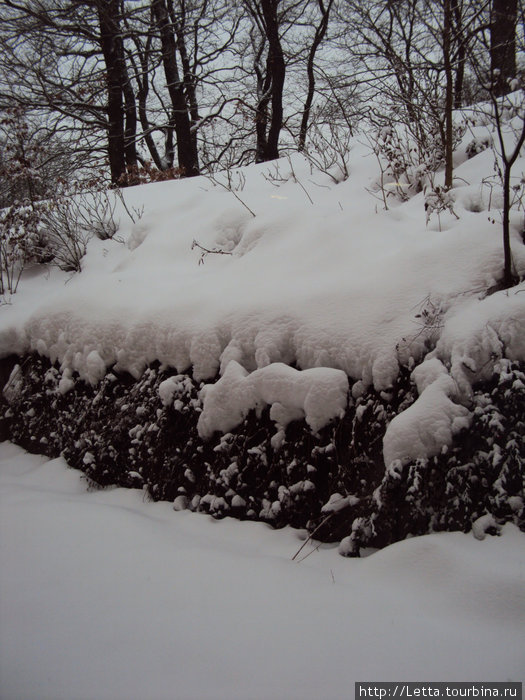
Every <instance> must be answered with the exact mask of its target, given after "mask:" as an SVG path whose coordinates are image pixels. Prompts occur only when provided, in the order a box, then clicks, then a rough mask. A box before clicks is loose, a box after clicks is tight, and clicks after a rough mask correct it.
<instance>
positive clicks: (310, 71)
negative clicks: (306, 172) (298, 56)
mask: <svg viewBox="0 0 525 700" xmlns="http://www.w3.org/2000/svg"><path fill="white" fill-rule="evenodd" d="M332 2H333V0H329V2H328V6H327V7H326V8H325V6H324V5H323V0H318V3H319V10H320V11H321V22H320V23H319V26H318V27H317V28H316V30H315V36H314V39H313V42H312V46H311V47H310V51H309V52H308V59H307V62H306V74H307V76H308V90H307V92H306V100H305V103H304V108H303V116H302V118H301V127H300V129H299V144H298V150H299V151H304V148H305V145H306V133H307V131H308V122H309V120H310V111H311V109H312V103H313V100H314V94H315V73H314V61H315V54H316V53H317V49H318V48H319V46H320V44H321V42H322V41H323V39H324V36H325V34H326V30H327V29H328V18H329V16H330V9H331V7H332Z"/></svg>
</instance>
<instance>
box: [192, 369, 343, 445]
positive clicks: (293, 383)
mask: <svg viewBox="0 0 525 700" xmlns="http://www.w3.org/2000/svg"><path fill="white" fill-rule="evenodd" d="M200 397H201V400H202V402H203V410H202V413H201V415H200V416H199V422H198V425H197V428H198V431H199V435H200V436H201V437H202V438H209V437H211V436H212V435H213V433H214V432H216V431H220V432H223V433H226V432H229V431H230V430H232V429H233V428H235V427H237V426H238V425H239V424H240V423H242V421H243V420H244V418H245V417H246V415H247V414H248V412H249V411H250V410H252V409H257V410H258V411H261V410H262V409H263V408H264V407H265V406H268V405H269V406H271V409H270V418H271V419H272V420H273V421H274V422H275V423H276V425H277V428H278V430H279V431H282V430H284V429H285V428H286V426H287V425H288V423H290V422H291V421H293V420H298V419H300V418H304V419H305V420H306V422H307V423H308V425H309V426H310V428H311V429H312V431H313V432H314V433H316V432H318V431H319V430H320V429H321V428H323V427H324V426H325V425H326V424H327V423H329V422H330V421H331V420H332V419H334V418H338V417H342V416H343V415H344V413H345V410H346V406H347V402H348V377H347V376H346V374H345V373H344V372H343V371H341V370H337V369H330V368H327V367H318V368H315V369H307V370H304V371H299V370H296V369H294V368H293V367H289V366H288V365H285V364H283V363H280V362H277V363H273V364H271V365H268V366H266V367H262V368H261V369H258V370H255V371H254V372H252V373H251V374H250V373H248V372H247V371H246V370H245V369H244V367H242V366H241V365H240V364H239V363H238V362H236V361H235V360H231V361H230V362H229V363H228V366H227V367H226V370H225V372H224V374H223V376H222V377H221V379H220V380H219V381H218V382H216V383H215V384H207V385H206V386H204V388H203V389H202V390H201V394H200Z"/></svg>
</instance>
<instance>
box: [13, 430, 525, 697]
mask: <svg viewBox="0 0 525 700" xmlns="http://www.w3.org/2000/svg"><path fill="white" fill-rule="evenodd" d="M0 497H1V501H0V506H1V507H0V557H1V562H2V566H1V568H0V697H1V698H2V700H21V699H23V700H105V699H106V698H107V699H108V700H109V699H110V698H111V699H112V700H161V699H166V700H168V699H169V700H189V699H190V698H191V699H192V700H206V699H209V700H234V699H236V698H238V699H239V700H252V699H253V700H277V699H280V700H295V699H297V700H310V699H311V700H319V699H321V698H322V699H323V700H332V699H333V700H340V699H341V698H352V697H353V690H354V686H353V684H354V682H355V681H371V680H376V681H379V680H389V681H391V680H400V681H402V680H405V681H406V680H413V681H416V680H418V681H511V680H512V681H524V680H525V636H524V634H523V630H524V628H525V535H524V534H523V533H520V532H519V531H518V530H517V529H516V528H515V527H514V526H512V525H507V526H506V527H505V528H504V529H503V534H502V536H501V537H487V538H486V539H484V540H483V541H478V540H476V539H474V537H472V535H463V534H459V533H442V534H435V535H430V536H425V537H419V538H414V539H410V540H406V541H404V542H400V543H397V544H395V545H392V546H390V547H388V548H386V549H384V550H382V551H380V552H377V553H374V554H372V555H371V556H369V557H366V558H363V559H358V560H356V559H350V560H349V559H343V558H342V557H340V556H338V554H337V549H334V548H330V547H323V548H321V549H319V550H316V551H313V552H312V553H311V554H310V555H309V556H308V557H307V558H306V559H304V560H303V561H300V560H301V559H302V557H303V556H304V555H305V554H308V553H309V552H311V551H312V547H311V546H310V545H308V546H307V547H305V548H304V549H303V551H302V552H301V554H300V555H299V556H298V557H297V558H296V560H295V561H292V557H293V555H294V554H295V553H296V551H297V550H298V548H299V547H300V546H301V544H302V542H301V540H300V539H299V536H298V535H299V534H300V533H298V532H296V531H293V530H291V529H285V530H280V531H273V530H271V529H270V528H268V527H267V526H265V525H263V524H260V523H246V522H244V523H240V522H236V521H232V520H230V519H225V520H222V521H220V522H217V521H214V520H212V519H211V518H209V517H207V516H203V515H197V514H193V513H190V512H187V511H184V512H174V511H173V509H172V507H171V505H170V504H168V503H151V502H145V501H144V499H143V497H142V493H141V492H140V491H129V490H124V489H114V490H111V489H110V490H105V491H91V492H88V491H87V488H86V482H85V481H84V480H83V479H82V476H81V475H80V474H79V472H77V471H73V470H69V469H67V467H66V465H65V464H64V462H63V461H62V460H60V459H57V460H53V461H47V460H46V459H44V458H42V457H37V456H31V455H28V454H25V453H24V452H23V451H22V450H20V449H19V448H17V447H14V446H13V445H10V444H9V443H3V444H2V445H0Z"/></svg>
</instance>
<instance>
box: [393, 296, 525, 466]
mask: <svg viewBox="0 0 525 700" xmlns="http://www.w3.org/2000/svg"><path fill="white" fill-rule="evenodd" d="M524 300H525V285H524V284H521V285H518V286H517V287H515V288H513V289H511V290H508V291H506V292H498V293H497V294H493V295H491V296H489V297H486V298H485V299H482V300H477V299H476V300H468V301H466V302H464V303H463V304H462V305H460V306H459V308H457V309H456V310H455V313H452V314H451V315H450V316H449V317H448V318H447V320H446V323H445V324H444V327H443V330H442V333H441V337H440V338H439V340H438V342H437V345H436V348H435V350H434V351H432V352H431V353H429V355H428V356H427V358H426V360H425V361H424V362H423V363H422V364H421V365H419V366H418V367H416V368H415V370H414V371H413V372H412V380H413V381H414V382H415V384H416V386H417V389H418V392H419V398H418V399H417V400H416V401H415V403H414V404H412V406H410V407H409V408H407V409H406V410H405V411H404V412H403V413H400V414H399V415H398V416H396V417H395V418H394V419H393V420H392V422H391V423H390V424H389V426H388V428H387V431H386V434H385V436H384V439H383V455H384V461H385V464H386V466H388V465H390V464H391V463H392V462H393V461H394V460H397V459H400V460H412V459H417V458H419V457H422V458H425V457H433V456H434V455H437V454H439V453H440V452H441V450H443V449H444V448H445V449H446V447H447V446H449V445H451V444H452V441H453V438H454V435H456V434H457V433H458V432H459V431H460V430H462V429H464V428H468V427H469V425H470V420H471V415H470V411H469V409H468V408H467V406H468V403H469V399H470V397H471V395H472V386H473V384H474V383H475V382H479V381H482V380H485V379H489V378H490V376H491V375H492V373H493V371H494V365H495V363H496V362H497V361H498V360H500V359H502V358H506V359H509V360H524V359H525V332H524V329H525V303H524ZM444 363H447V364H448V365H449V367H450V369H447V367H446V366H445V364H444Z"/></svg>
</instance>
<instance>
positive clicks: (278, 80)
mask: <svg viewBox="0 0 525 700" xmlns="http://www.w3.org/2000/svg"><path fill="white" fill-rule="evenodd" d="M279 3H280V0H261V9H262V14H263V17H264V25H265V29H266V37H267V39H268V75H270V76H271V106H272V115H271V120H270V129H269V131H268V142H267V144H266V154H265V158H264V160H273V159H274V158H279V134H280V132H281V127H282V125H283V89H284V78H285V73H286V66H285V62H284V54H283V50H282V46H281V40H280V38H279V21H278V17H277V8H278V6H279Z"/></svg>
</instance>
